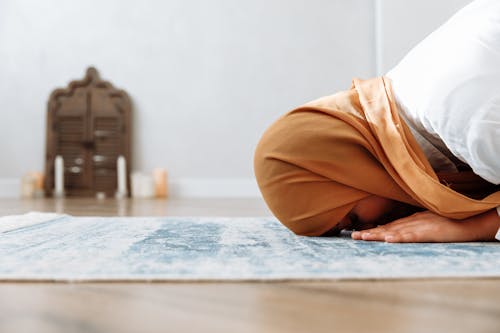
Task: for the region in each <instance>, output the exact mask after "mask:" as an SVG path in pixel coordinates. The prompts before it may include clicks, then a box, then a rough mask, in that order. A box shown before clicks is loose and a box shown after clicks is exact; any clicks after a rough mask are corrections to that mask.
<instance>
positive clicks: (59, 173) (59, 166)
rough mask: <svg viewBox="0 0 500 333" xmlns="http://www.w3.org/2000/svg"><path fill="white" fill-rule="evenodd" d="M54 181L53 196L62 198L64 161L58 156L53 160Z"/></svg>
mask: <svg viewBox="0 0 500 333" xmlns="http://www.w3.org/2000/svg"><path fill="white" fill-rule="evenodd" d="M54 181H55V189H54V196H56V197H62V196H64V160H63V158H62V156H60V155H57V156H56V159H55V167H54Z"/></svg>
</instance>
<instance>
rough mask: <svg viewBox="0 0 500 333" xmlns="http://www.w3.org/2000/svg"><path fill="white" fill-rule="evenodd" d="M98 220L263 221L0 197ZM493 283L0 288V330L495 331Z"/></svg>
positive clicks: (245, 210)
mask: <svg viewBox="0 0 500 333" xmlns="http://www.w3.org/2000/svg"><path fill="white" fill-rule="evenodd" d="M32 210H37V211H59V212H65V213H69V214H74V215H100V216H111V215H120V216H163V215H170V216H188V215H189V216H197V215H198V216H202V215H203V216H263V215H268V214H269V211H268V210H267V209H266V207H265V205H264V204H263V203H262V201H260V200H257V199H255V200H250V199H190V200H167V201H165V200H133V201H132V200H122V201H116V200H102V201H98V200H93V199H73V200H69V199H65V200H47V199H38V200H7V199H1V200H0V215H7V214H18V213H24V212H28V211H32ZM499 331H500V279H437V280H436V279H434V280H394V281H390V280H385V281H328V282H324V281H323V282H286V283H274V282H273V283H262V282H261V283H149V284H148V283H78V284H71V283H0V332H9V333H10V332H30V333H31V332H37V333H38V332H40V333H45V332H51V333H52V332H65V333H67V332H96V333H97V332H124V333H128V332H141V333H142V332H144V333H146V332H238V333H239V332H287V333H288V332H290V333H294V332H468V333H469V332H474V333H476V332H495V333H496V332H499Z"/></svg>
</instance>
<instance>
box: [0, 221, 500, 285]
mask: <svg viewBox="0 0 500 333" xmlns="http://www.w3.org/2000/svg"><path fill="white" fill-rule="evenodd" d="M499 276H500V244H497V243H454V244H386V243H372V242H363V241H353V240H351V239H350V238H348V237H344V238H310V237H298V236H295V235H294V234H292V233H291V232H289V231H288V230H287V229H285V228H284V227H283V226H282V225H281V224H279V223H278V222H277V220H275V219H274V218H213V217H160V218H158V217H126V218H123V217H122V218H118V217H73V216H68V215H57V214H42V213H30V214H26V215H19V216H7V217H2V218H0V280H4V281H9V280H16V281H19V280H49V281H100V280H131V281H150V280H164V281H169V280H188V281H193V280H196V281H202V280H231V281H232V280H296V279H377V278H424V277H425V278H427V277H499Z"/></svg>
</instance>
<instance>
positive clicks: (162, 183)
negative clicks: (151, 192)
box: [153, 168, 168, 198]
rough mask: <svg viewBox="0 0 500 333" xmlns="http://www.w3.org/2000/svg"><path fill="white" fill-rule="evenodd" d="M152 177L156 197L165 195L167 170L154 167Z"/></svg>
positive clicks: (164, 196)
mask: <svg viewBox="0 0 500 333" xmlns="http://www.w3.org/2000/svg"><path fill="white" fill-rule="evenodd" d="M153 179H154V182H155V196H156V197H157V198H166V197H167V195H168V194H167V193H168V192H167V170H165V169H161V168H158V169H154V170H153Z"/></svg>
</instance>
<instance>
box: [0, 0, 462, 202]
mask: <svg viewBox="0 0 500 333" xmlns="http://www.w3.org/2000/svg"><path fill="white" fill-rule="evenodd" d="M469 2H470V0H439V1H435V0H420V1H401V0H240V1H235V0H212V1H204V0H165V1H160V0H141V1H137V0H119V1H118V0H99V1H98V0H86V1H63V0H44V1H37V0H0V124H1V129H0V152H1V154H2V156H1V162H0V197H17V196H18V195H19V186H20V185H19V184H20V179H21V177H22V175H23V174H25V173H26V172H29V171H37V170H38V171H43V168H44V154H45V135H46V134H45V131H46V127H45V126H46V124H45V122H46V112H47V100H48V97H49V94H50V93H51V92H52V91H53V90H54V89H56V88H61V87H66V85H67V84H68V83H69V81H71V80H75V79H81V78H82V77H83V76H84V74H85V70H86V68H87V67H88V66H95V67H96V68H97V69H98V70H99V72H100V74H101V77H102V78H103V79H104V80H109V81H110V82H111V83H113V84H114V85H115V87H118V88H120V89H124V90H125V91H127V93H128V94H129V95H130V97H131V99H132V103H133V141H132V142H133V144H132V163H131V164H132V165H131V171H143V172H150V171H151V170H152V169H154V168H158V167H161V168H166V169H167V170H168V173H169V188H170V194H171V196H178V197H247V196H248V197H252V196H258V195H259V192H258V189H257V186H256V184H255V181H254V179H253V169H252V164H253V163H252V159H253V150H254V148H255V145H256V144H257V142H258V140H259V137H260V135H261V134H262V133H263V131H264V130H265V129H266V127H267V126H268V125H270V124H271V123H272V122H273V121H274V120H275V119H276V118H277V117H279V116H280V115H281V114H283V113H285V112H286V111H288V110H289V109H291V108H294V107H296V106H298V105H301V104H303V103H305V102H307V101H309V100H312V99H315V98H317V97H320V96H323V95H329V94H332V93H334V92H336V91H339V90H344V89H346V88H349V86H350V82H351V79H352V78H353V77H360V78H370V77H373V76H377V75H382V74H384V73H385V72H387V71H388V70H389V69H390V68H391V67H392V66H394V65H395V64H396V63H397V62H398V61H399V60H400V59H401V58H402V57H403V56H404V55H405V53H406V52H407V51H409V50H410V49H411V47H412V46H414V45H415V44H416V43H418V42H419V41H420V40H421V39H423V38H424V37H425V36H426V35H427V34H429V33H430V32H431V31H432V30H433V29H435V28H437V27H438V26H439V25H440V24H441V23H443V22H444V21H445V20H446V19H447V18H449V17H450V16H451V15H452V14H453V13H454V12H455V11H457V10H458V9H459V8H461V7H463V6H464V5H466V4H467V3H469Z"/></svg>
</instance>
